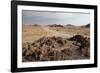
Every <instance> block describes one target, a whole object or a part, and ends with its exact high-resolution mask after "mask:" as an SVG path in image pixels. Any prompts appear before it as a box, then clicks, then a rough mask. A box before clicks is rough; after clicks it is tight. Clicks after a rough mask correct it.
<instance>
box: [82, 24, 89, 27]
mask: <svg viewBox="0 0 100 73" xmlns="http://www.w3.org/2000/svg"><path fill="white" fill-rule="evenodd" d="M81 27H90V24H86V25H83V26H81Z"/></svg>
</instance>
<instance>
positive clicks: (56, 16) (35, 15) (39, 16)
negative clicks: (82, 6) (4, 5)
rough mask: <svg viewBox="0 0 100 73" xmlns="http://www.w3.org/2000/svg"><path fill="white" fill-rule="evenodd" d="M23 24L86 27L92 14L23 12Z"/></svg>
mask: <svg viewBox="0 0 100 73" xmlns="http://www.w3.org/2000/svg"><path fill="white" fill-rule="evenodd" d="M22 22H23V24H25V25H30V24H47V25H48V24H63V25H66V24H73V25H78V26H80V25H86V24H88V23H89V22H90V14H85V13H71V12H43V11H41V12H40V11H33V10H23V11H22Z"/></svg>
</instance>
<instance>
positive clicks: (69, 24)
mask: <svg viewBox="0 0 100 73" xmlns="http://www.w3.org/2000/svg"><path fill="white" fill-rule="evenodd" d="M66 26H74V25H72V24H67V25H66Z"/></svg>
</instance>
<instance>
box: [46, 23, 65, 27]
mask: <svg viewBox="0 0 100 73" xmlns="http://www.w3.org/2000/svg"><path fill="white" fill-rule="evenodd" d="M48 26H49V27H64V26H63V25H60V24H59V25H58V24H53V25H48Z"/></svg>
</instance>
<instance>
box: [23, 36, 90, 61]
mask: <svg viewBox="0 0 100 73" xmlns="http://www.w3.org/2000/svg"><path fill="white" fill-rule="evenodd" d="M88 40H89V39H87V38H85V37H83V36H81V35H75V36H73V37H71V38H69V39H66V38H62V37H55V36H54V37H42V38H40V39H39V40H36V41H34V42H33V43H24V44H23V49H22V57H23V59H22V60H23V62H27V61H56V60H73V59H87V58H89V53H88V52H89V51H90V50H89V41H88ZM70 41H72V42H73V43H72V44H70V45H71V46H66V45H68V44H67V43H66V42H70ZM87 53H88V54H87Z"/></svg>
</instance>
